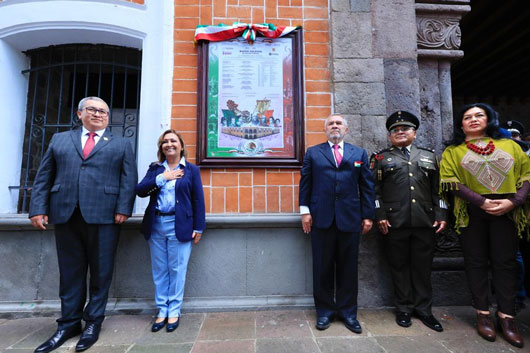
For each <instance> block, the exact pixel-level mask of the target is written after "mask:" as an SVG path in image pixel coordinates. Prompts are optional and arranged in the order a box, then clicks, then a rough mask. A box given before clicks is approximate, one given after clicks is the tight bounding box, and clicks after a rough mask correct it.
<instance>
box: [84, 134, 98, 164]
mask: <svg viewBox="0 0 530 353" xmlns="http://www.w3.org/2000/svg"><path fill="white" fill-rule="evenodd" d="M94 136H96V133H95V132H89V133H88V140H86V143H85V147H84V148H83V157H85V159H86V157H88V155H89V154H90V152H92V150H93V149H94V145H95V144H96V141H95V140H94Z"/></svg>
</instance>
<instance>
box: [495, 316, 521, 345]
mask: <svg viewBox="0 0 530 353" xmlns="http://www.w3.org/2000/svg"><path fill="white" fill-rule="evenodd" d="M497 324H498V325H499V330H502V335H503V336H504V339H505V340H506V341H507V342H508V343H509V344H511V345H512V346H515V347H518V348H523V345H524V342H523V338H522V337H521V334H520V333H519V330H517V326H516V325H515V319H514V318H513V317H505V318H504V319H501V317H500V316H499V314H497Z"/></svg>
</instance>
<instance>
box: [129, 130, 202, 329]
mask: <svg viewBox="0 0 530 353" xmlns="http://www.w3.org/2000/svg"><path fill="white" fill-rule="evenodd" d="M185 156H186V149H185V146H184V141H183V140H182V137H181V136H180V135H179V134H178V133H177V132H176V131H175V130H166V131H164V133H162V135H161V136H160V138H159V139H158V162H154V163H151V165H150V166H149V170H148V171H147V174H146V175H145V177H144V178H143V180H142V181H141V182H140V183H139V184H138V185H137V186H136V194H137V195H138V196H140V197H147V196H149V197H150V200H149V205H148V206H147V209H146V210H145V215H144V219H143V221H142V228H141V232H142V234H143V235H144V237H145V239H146V240H147V241H148V243H149V249H150V251H151V267H152V272H153V281H154V284H155V302H156V306H157V308H158V315H157V318H156V319H155V322H154V323H153V326H152V327H151V331H153V332H157V331H159V330H160V329H161V328H163V327H164V326H165V325H166V324H167V326H166V330H167V331H168V332H172V331H174V330H175V329H176V328H177V327H178V326H179V323H180V320H179V317H180V308H181V306H182V298H183V297H184V284H185V281H186V270H187V267H188V261H189V258H190V254H191V241H192V240H193V242H194V243H195V244H197V243H198V242H199V240H200V239H201V235H202V232H203V231H204V228H205V227H206V222H205V215H204V213H205V211H204V194H203V190H202V182H201V174H200V172H199V168H198V167H197V166H195V165H193V164H191V163H190V162H188V161H186V158H185Z"/></svg>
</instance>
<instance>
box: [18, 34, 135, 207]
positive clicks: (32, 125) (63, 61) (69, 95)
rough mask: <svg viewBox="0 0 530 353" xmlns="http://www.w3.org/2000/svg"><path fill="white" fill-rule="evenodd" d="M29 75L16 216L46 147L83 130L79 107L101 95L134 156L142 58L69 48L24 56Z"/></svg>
mask: <svg viewBox="0 0 530 353" xmlns="http://www.w3.org/2000/svg"><path fill="white" fill-rule="evenodd" d="M25 54H26V55H27V56H28V57H29V58H30V60H31V68H30V69H28V70H24V71H23V72H22V73H23V74H27V75H29V84H28V101H27V108H26V127H25V135H24V144H23V156H22V167H21V173H20V185H19V186H9V188H10V189H11V190H12V191H16V190H17V189H19V196H18V212H19V213H27V212H28V208H29V199H30V197H31V187H32V185H33V181H34V179H35V176H36V174H37V169H38V168H39V164H40V161H41V159H42V156H43V155H44V152H45V151H46V148H47V147H48V143H49V142H50V140H51V138H52V136H53V134H55V133H56V132H61V131H66V130H71V129H74V128H76V127H78V126H80V125H81V124H80V121H79V119H78V117H77V104H78V103H79V101H80V100H81V99H82V98H84V97H88V96H97V97H100V98H102V99H103V100H105V101H106V102H107V104H108V105H109V108H110V114H109V126H108V128H110V130H111V131H112V133H113V134H117V135H122V136H124V137H126V138H127V139H129V140H130V141H131V145H132V147H133V150H134V151H135V153H136V146H137V138H138V133H137V131H138V122H139V116H138V114H139V108H140V76H141V62H142V53H141V51H139V50H137V49H132V48H123V47H118V46H110V45H93V44H68V45H59V46H50V47H46V48H39V49H33V50H29V51H27V52H25Z"/></svg>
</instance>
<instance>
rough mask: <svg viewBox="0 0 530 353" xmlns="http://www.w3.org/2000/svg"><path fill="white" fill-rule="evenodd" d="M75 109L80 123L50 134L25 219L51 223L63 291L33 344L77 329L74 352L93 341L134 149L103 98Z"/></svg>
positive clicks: (54, 343)
mask: <svg viewBox="0 0 530 353" xmlns="http://www.w3.org/2000/svg"><path fill="white" fill-rule="evenodd" d="M77 115H78V117H79V119H80V121H81V122H82V124H83V126H82V128H80V129H76V130H71V131H66V132H61V133H56V134H55V135H54V136H53V137H52V139H51V141H50V144H49V146H48V150H47V151H46V153H45V154H44V157H43V158H42V161H41V164H40V167H39V170H38V172H37V176H36V178H35V182H34V184H33V189H32V193H31V203H30V210H29V217H30V220H31V224H32V225H33V226H34V227H35V228H37V229H41V230H45V229H46V225H47V224H48V222H49V223H52V224H55V242H56V247H57V257H58V260H59V274H60V289H59V296H60V297H61V318H59V319H58V320H57V323H58V327H57V331H56V332H55V334H54V335H53V336H52V337H50V339H48V340H47V341H46V342H44V343H43V344H41V345H40V346H39V347H37V349H36V350H35V352H37V353H43V352H50V351H52V350H54V349H56V348H57V347H59V346H61V345H62V344H63V343H64V342H65V341H66V340H68V339H69V338H71V337H74V336H77V335H79V334H81V338H80V339H79V342H78V343H77V345H76V351H77V352H81V351H84V350H86V349H88V348H90V347H91V346H92V345H93V344H94V343H95V342H96V341H97V339H98V337H99V331H100V329H101V323H102V322H103V319H104V318H105V316H104V314H105V307H106V305H107V298H108V293H109V288H110V283H111V281H112V271H113V268H114V255H115V253H116V247H117V245H118V237H119V232H120V224H122V223H123V222H125V221H126V220H127V218H129V216H130V215H131V213H132V208H133V204H134V197H135V194H134V188H135V186H136V182H137V179H138V175H137V170H136V161H135V157H134V154H133V152H132V146H131V144H130V142H129V141H127V140H126V139H124V138H123V137H121V136H115V135H113V134H112V133H111V132H110V130H109V129H107V126H108V124H109V107H108V105H107V104H106V103H105V101H103V100H102V99H101V98H98V97H87V98H84V99H82V100H81V101H80V102H79V106H78V111H77ZM88 269H90V283H89V300H88V303H86V306H85V301H86V291H87V288H86V282H87V271H88ZM81 320H84V321H85V327H84V330H81Z"/></svg>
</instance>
